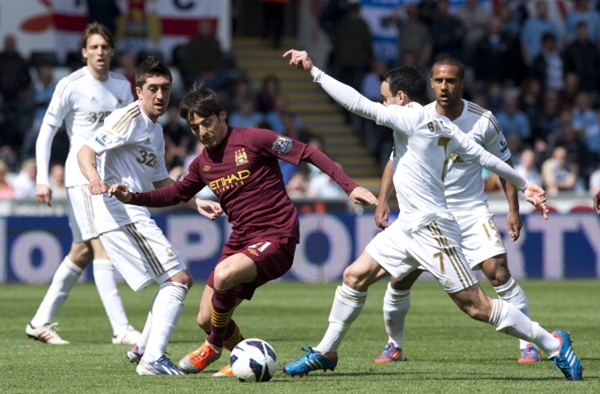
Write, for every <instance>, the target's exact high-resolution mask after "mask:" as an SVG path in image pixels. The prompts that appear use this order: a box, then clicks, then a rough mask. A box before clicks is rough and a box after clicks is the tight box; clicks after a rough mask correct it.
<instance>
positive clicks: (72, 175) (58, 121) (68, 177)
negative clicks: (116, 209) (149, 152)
mask: <svg viewBox="0 0 600 394" xmlns="http://www.w3.org/2000/svg"><path fill="white" fill-rule="evenodd" d="M131 102H133V96H132V94H131V84H130V83H129V81H128V80H127V79H126V78H125V77H124V76H122V75H121V74H117V73H113V72H110V73H109V76H108V79H107V80H106V81H99V80H97V79H96V78H94V77H93V76H92V75H91V74H90V72H89V71H88V69H87V67H82V68H80V69H79V70H76V71H74V72H73V73H71V74H69V75H68V76H66V77H64V78H63V79H61V80H60V81H59V82H58V84H57V85H56V90H55V91H54V94H53V96H52V100H51V101H50V105H49V106H48V110H47V111H46V115H45V116H44V120H43V122H44V123H47V124H49V125H51V126H55V127H59V126H61V125H62V124H63V121H64V124H65V128H66V130H67V134H68V136H69V140H70V142H71V145H70V148H69V155H68V156H67V162H66V163H65V186H67V187H70V186H76V185H84V184H88V183H89V182H88V181H87V179H85V177H84V176H83V174H82V173H81V170H80V169H79V164H78V163H77V152H79V149H80V148H81V147H82V146H83V144H84V143H85V141H87V140H88V139H89V138H90V137H91V136H92V135H93V134H94V132H95V131H96V130H98V129H99V128H101V127H102V125H103V124H104V120H105V119H106V117H107V116H108V115H110V113H111V112H112V111H114V110H116V109H117V108H122V107H125V106H126V105H128V104H130V103H131ZM53 137H54V136H51V138H53ZM48 145H50V144H48ZM37 154H38V156H39V157H40V158H45V159H46V160H50V152H43V153H42V154H40V153H39V152H38V153H37ZM42 168H43V167H42ZM46 168H47V163H46Z"/></svg>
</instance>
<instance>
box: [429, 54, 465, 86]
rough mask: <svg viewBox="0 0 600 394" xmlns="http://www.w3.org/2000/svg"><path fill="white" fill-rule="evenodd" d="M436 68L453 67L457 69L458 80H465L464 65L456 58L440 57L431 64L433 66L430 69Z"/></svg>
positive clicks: (449, 56)
mask: <svg viewBox="0 0 600 394" xmlns="http://www.w3.org/2000/svg"><path fill="white" fill-rule="evenodd" d="M437 66H454V67H456V68H457V69H458V78H459V79H460V80H463V79H465V64H464V63H463V62H461V61H460V59H458V58H457V57H454V56H451V55H447V54H445V55H442V56H440V57H438V58H437V59H435V62H434V63H433V66H431V69H432V70H433V68H434V67H437Z"/></svg>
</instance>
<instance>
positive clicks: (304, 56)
mask: <svg viewBox="0 0 600 394" xmlns="http://www.w3.org/2000/svg"><path fill="white" fill-rule="evenodd" d="M287 56H290V65H291V66H295V67H296V68H298V69H300V70H304V71H310V70H311V69H312V68H313V62H312V59H311V58H310V57H309V56H308V52H306V51H297V50H295V49H290V50H289V51H287V52H286V53H284V54H283V57H287Z"/></svg>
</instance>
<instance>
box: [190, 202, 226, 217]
mask: <svg viewBox="0 0 600 394" xmlns="http://www.w3.org/2000/svg"><path fill="white" fill-rule="evenodd" d="M196 207H197V209H198V213H200V215H202V216H204V217H206V218H208V219H210V220H215V219H218V218H220V217H221V216H222V215H223V208H221V205H220V204H219V203H218V202H216V201H211V200H203V199H201V198H196Z"/></svg>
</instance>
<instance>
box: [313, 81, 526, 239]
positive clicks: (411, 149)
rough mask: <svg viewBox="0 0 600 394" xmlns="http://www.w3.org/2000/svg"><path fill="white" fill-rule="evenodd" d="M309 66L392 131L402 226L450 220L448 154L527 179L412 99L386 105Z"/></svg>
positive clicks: (337, 95) (352, 105)
mask: <svg viewBox="0 0 600 394" xmlns="http://www.w3.org/2000/svg"><path fill="white" fill-rule="evenodd" d="M313 71H314V72H313V76H315V77H316V81H317V82H319V83H320V84H321V86H322V87H323V89H324V90H325V91H326V92H327V93H328V94H329V95H330V96H331V97H332V98H334V99H335V100H336V101H337V102H338V103H340V104H341V105H343V106H344V107H345V108H347V109H349V110H350V111H351V112H354V113H356V114H358V115H360V116H362V117H364V118H367V119H372V120H374V121H375V122H376V123H377V124H380V125H383V126H386V127H389V128H391V129H392V130H393V131H394V140H395V142H394V149H395V154H394V175H393V178H394V187H395V189H396V196H397V198H398V204H399V208H400V214H399V217H398V219H399V220H400V221H401V223H402V224H401V226H402V227H403V229H404V230H405V231H418V230H419V229H421V228H422V227H424V226H426V225H427V224H429V223H431V222H432V221H434V220H437V219H453V217H452V215H451V213H450V211H449V210H448V208H447V205H446V197H445V195H444V192H445V185H444V180H445V177H446V175H447V169H448V163H449V162H450V159H451V157H452V154H458V155H460V156H461V157H462V158H463V159H464V160H473V161H475V162H476V163H478V164H479V165H481V166H484V167H487V168H489V169H490V170H492V171H494V172H496V173H498V174H499V175H500V176H502V177H504V178H506V179H507V180H509V181H511V182H513V183H514V184H516V185H517V186H518V187H519V188H524V187H525V185H526V184H527V180H526V179H524V178H523V177H522V176H521V175H519V174H518V173H517V172H516V171H514V170H513V169H512V168H511V167H510V166H508V165H507V164H506V163H504V162H503V161H502V160H500V159H498V158H497V157H495V156H493V155H492V154H491V153H489V152H487V151H486V150H484V149H483V148H482V147H481V146H479V145H477V144H476V143H475V142H473V140H472V139H471V138H469V137H468V136H467V135H466V134H465V133H463V132H462V131H460V130H459V129H458V127H457V126H456V125H454V124H453V123H452V122H450V120H449V119H448V118H446V117H444V116H441V115H438V114H436V113H432V112H429V111H426V110H425V108H424V107H423V106H422V105H420V104H418V103H416V102H412V103H409V104H408V105H405V106H397V105H389V106H388V105H384V104H381V103H376V102H373V101H370V100H368V99H367V98H365V97H364V96H362V95H360V94H359V93H358V92H357V91H356V90H355V89H353V88H351V87H349V86H347V85H344V84H342V83H340V82H338V81H336V80H335V79H333V78H331V77H329V76H328V75H326V74H324V73H320V70H313ZM403 151H405V152H404V154H402V152H403ZM479 177H481V175H479Z"/></svg>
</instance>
